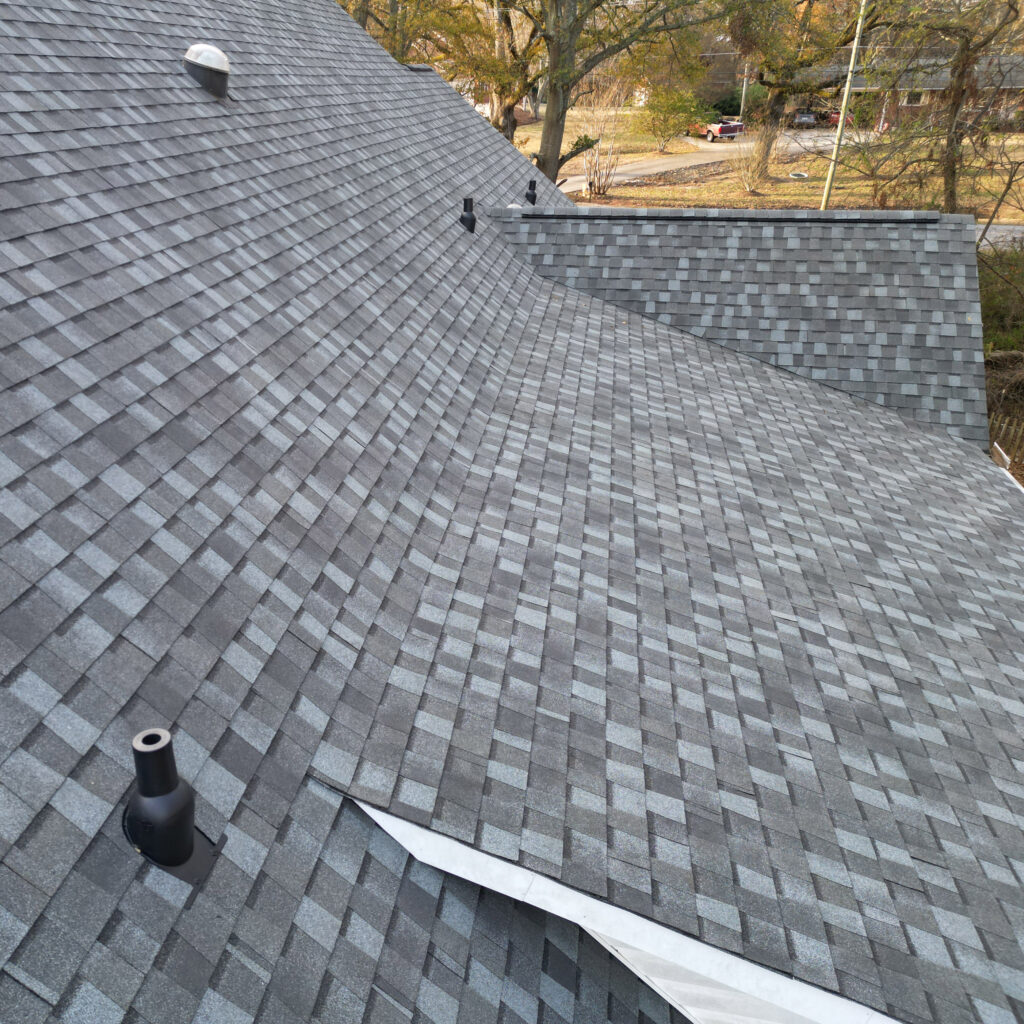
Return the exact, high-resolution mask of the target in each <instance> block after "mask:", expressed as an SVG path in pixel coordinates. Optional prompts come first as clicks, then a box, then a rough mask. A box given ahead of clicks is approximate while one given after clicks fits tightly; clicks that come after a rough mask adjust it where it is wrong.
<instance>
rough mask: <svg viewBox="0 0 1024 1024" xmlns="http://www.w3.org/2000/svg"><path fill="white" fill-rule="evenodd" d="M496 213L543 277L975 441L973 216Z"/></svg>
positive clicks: (979, 359) (981, 427) (979, 417)
mask: <svg viewBox="0 0 1024 1024" xmlns="http://www.w3.org/2000/svg"><path fill="white" fill-rule="evenodd" d="M498 216H499V219H500V220H501V223H502V225H503V226H504V228H505V230H506V233H507V236H508V238H509V240H510V241H512V242H513V243H514V244H515V245H516V246H517V248H518V249H519V251H520V253H521V254H522V255H523V256H524V257H525V258H527V259H529V260H530V261H531V262H532V263H533V264H534V265H535V266H536V268H537V270H538V271H539V272H540V273H541V274H543V275H544V276H545V277H548V278H551V279H552V280H555V281H561V282H562V283H563V284H568V285H570V286H572V287H573V288H578V289H580V290H581V291H585V292H586V293H587V294H588V295H596V296H597V297H598V298H601V299H605V300H607V301H608V302H614V303H615V304H616V305H618V306H622V307H623V308H625V309H631V310H634V311H636V312H638V313H643V314H645V315H646V316H650V317H654V318H656V319H658V320H661V321H662V322H663V323H667V324H671V325H672V326H673V327H679V328H682V329H683V330H686V331H691V332H693V333H694V334H698V335H700V336H701V337H705V338H707V339H708V340H710V341H715V342H718V343H719V344H721V345H726V346H728V347H729V348H734V349H736V350H737V351H740V352H746V353H747V354H748V355H752V356H756V357H757V358H758V359H763V360H765V361H766V362H769V363H772V364H773V365H774V366H781V367H782V368H783V369H786V370H792V371H793V372H794V373H798V374H800V375H801V376H804V377H810V378H811V379H812V380H817V381H820V382H821V383H823V384H829V385H831V386H832V387H837V388H840V389H841V390H843V391H846V392H847V393H849V394H852V395H858V396H859V397H861V398H866V399H867V400H868V401H870V402H877V403H879V404H880V405H885V406H888V407H889V408H890V409H895V410H897V411H898V412H900V413H902V414H904V415H906V416H909V417H910V418H911V419H916V420H918V421H920V422H922V423H929V424H932V425H934V426H939V427H943V428H945V429H946V430H948V431H949V432H950V433H951V434H953V435H955V436H957V437H962V438H965V439H966V440H969V441H977V442H979V443H980V444H981V445H987V442H988V415H987V410H986V408H985V367H984V361H983V356H982V340H981V309H980V305H979V302H978V270H977V256H976V253H975V227H974V218H973V217H968V216H965V215H960V216H942V215H940V214H937V213H916V212H900V211H897V212H892V213H877V212H864V211H857V210H854V211H849V212H842V213H839V212H837V213H828V214H821V213H818V212H816V211H806V210H765V211H759V212H757V213H755V212H753V211H750V210H621V209H620V210H614V209H602V208H595V207H591V208H588V209H580V210H568V211H567V210H549V211H546V210H503V211H502V212H501V213H500V215H498ZM595 253H599V254H600V258H599V259H594V254H595Z"/></svg>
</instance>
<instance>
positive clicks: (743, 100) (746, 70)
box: [740, 60, 750, 121]
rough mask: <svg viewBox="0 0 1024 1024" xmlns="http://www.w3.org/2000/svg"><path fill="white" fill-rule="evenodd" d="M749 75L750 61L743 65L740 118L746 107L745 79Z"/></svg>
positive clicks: (741, 118)
mask: <svg viewBox="0 0 1024 1024" xmlns="http://www.w3.org/2000/svg"><path fill="white" fill-rule="evenodd" d="M749 77H750V61H749V60H748V61H746V62H745V63H744V65H743V91H742V92H741V93H740V120H741V121H742V120H743V111H744V110H746V109H747V79H748V78H749Z"/></svg>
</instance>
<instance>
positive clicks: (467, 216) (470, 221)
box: [459, 199, 476, 234]
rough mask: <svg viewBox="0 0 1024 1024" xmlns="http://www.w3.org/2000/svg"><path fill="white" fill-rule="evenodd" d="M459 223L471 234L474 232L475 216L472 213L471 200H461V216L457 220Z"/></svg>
mask: <svg viewBox="0 0 1024 1024" xmlns="http://www.w3.org/2000/svg"><path fill="white" fill-rule="evenodd" d="M459 223H460V224H461V225H462V226H463V227H464V228H465V229H466V230H467V231H468V232H469V233H470V234H472V233H473V232H474V231H476V214H475V213H474V212H473V200H472V199H463V200H462V216H461V217H460V218H459Z"/></svg>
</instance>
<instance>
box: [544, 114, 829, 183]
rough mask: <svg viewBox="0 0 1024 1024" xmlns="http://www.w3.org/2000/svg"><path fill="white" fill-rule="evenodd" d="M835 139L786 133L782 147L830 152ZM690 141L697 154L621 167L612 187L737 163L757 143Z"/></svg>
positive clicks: (575, 178) (749, 139)
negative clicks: (721, 163) (724, 162)
mask: <svg viewBox="0 0 1024 1024" xmlns="http://www.w3.org/2000/svg"><path fill="white" fill-rule="evenodd" d="M834 138H835V135H834V133H833V132H832V131H829V130H827V129H814V130H812V131H802V132H784V133H783V135H782V138H781V139H780V140H779V148H780V149H781V150H783V151H784V152H786V153H798V152H799V151H800V150H805V151H807V152H819V151H820V150H822V149H830V148H831V147H832V142H833V139H834ZM690 142H692V143H693V144H694V145H695V146H696V147H697V151H696V152H695V153H677V154H674V155H667V156H655V157H649V158H648V159H646V160H636V161H634V162H633V163H630V164H621V165H620V166H619V168H618V170H616V172H615V173H614V174H613V175H612V184H614V185H621V184H622V183H623V182H624V181H634V180H635V179H637V178H649V177H650V176H651V175H652V174H661V173H663V172H664V171H677V170H679V169H680V168H683V167H699V166H700V165H701V164H713V163H718V161H719V160H735V159H736V157H738V156H741V155H742V154H743V153H745V152H747V151H748V150H749V148H750V147H751V146H752V145H753V144H754V136H753V135H750V136H743V137H742V138H741V139H740V141H738V142H708V141H707V140H706V139H690ZM586 184H587V179H586V177H585V176H584V175H582V174H572V175H570V176H569V177H568V178H567V179H566V180H565V182H564V183H563V184H561V185H560V186H559V188H561V190H562V191H563V192H567V193H568V192H580V191H582V189H583V188H584V187H585V186H586Z"/></svg>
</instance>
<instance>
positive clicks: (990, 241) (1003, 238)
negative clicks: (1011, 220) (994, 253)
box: [978, 224, 1024, 245]
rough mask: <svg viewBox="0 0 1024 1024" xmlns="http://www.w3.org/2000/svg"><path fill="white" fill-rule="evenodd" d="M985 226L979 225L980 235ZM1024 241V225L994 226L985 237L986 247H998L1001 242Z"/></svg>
mask: <svg viewBox="0 0 1024 1024" xmlns="http://www.w3.org/2000/svg"><path fill="white" fill-rule="evenodd" d="M983 227H984V225H983V224H979V225H978V234H979V235H980V234H981V232H982V228H983ZM1014 240H1017V241H1024V224H993V225H992V227H990V228H989V229H988V234H987V235H986V236H985V243H984V244H985V245H998V244H999V243H1000V242H1011V241H1014Z"/></svg>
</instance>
